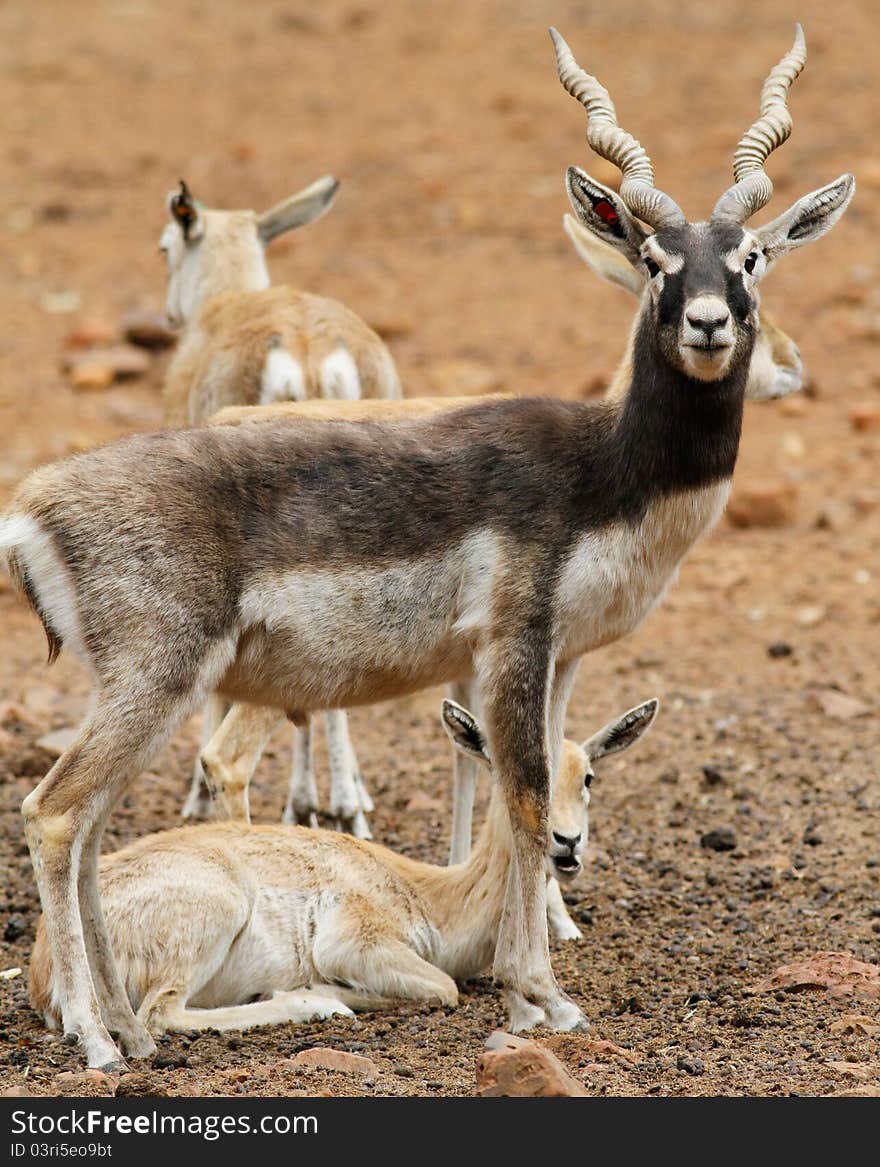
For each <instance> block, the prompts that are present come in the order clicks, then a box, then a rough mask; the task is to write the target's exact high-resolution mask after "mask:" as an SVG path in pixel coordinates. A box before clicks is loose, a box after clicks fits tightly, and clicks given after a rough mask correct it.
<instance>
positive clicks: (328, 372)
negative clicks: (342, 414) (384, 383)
mask: <svg viewBox="0 0 880 1167" xmlns="http://www.w3.org/2000/svg"><path fill="white" fill-rule="evenodd" d="M318 380H319V382H320V385H321V396H322V397H326V398H328V399H330V400H333V401H357V399H358V398H359V397H360V395H361V378H360V374H359V373H358V368H357V365H356V364H355V362H354V357H352V355H351V353H350V352H349V351H348V349H347V348H344V347H343V346H342V345H339V346H338V347H337V348H335V349H334V350H333V352H332V353H330V355H329V356H327V357H324V359H323V361H321V368H320V371H319V373H318Z"/></svg>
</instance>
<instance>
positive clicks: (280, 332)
mask: <svg viewBox="0 0 880 1167" xmlns="http://www.w3.org/2000/svg"><path fill="white" fill-rule="evenodd" d="M338 189H339V183H338V182H337V181H336V179H335V178H332V177H330V176H329V175H326V176H325V177H323V178H319V179H318V180H317V182H314V183H312V185H311V186H308V187H306V188H305V190H302V191H300V192H299V193H298V194H295V195H291V196H290V197H289V198H287V199H285V200H284V201H283V202H281V203H278V205H277V206H275V207H272V209H271V210H269V211H265V212H264V213H263V214H261V215H258V214H256V213H255V212H254V211H216V210H209V209H208V208H206V207H203V206H201V204H199V203H197V202H196V201H195V200H194V199H193V197H192V195H191V194H190V192H189V189H188V188H187V185H186V183H185V182H182V181H181V184H180V191H179V193H176V194H175V193H171V194H169V196H168V212H169V215H170V219H171V221H170V222H169V223H168V224H167V226H166V227H165V230H164V231H163V232H162V238H161V240H160V242H159V249H160V251H162V252H163V254H164V255H165V258H166V261H167V264H168V288H167V294H166V304H165V308H166V312H167V315H168V317H169V319H170V320H171V321H172V323H174V324H177V325H180V326H182V329H183V331H182V334H181V337H180V343H179V345H178V347H177V351H176V353H175V355H174V357H173V359H172V361H171V364H170V366H169V369H168V375H167V377H166V380H165V387H164V392H163V403H164V410H165V420H166V421H167V422H168V423H169V425H201V424H202V423H203V422H204V421H206V420H207V419H208V418H209V417H210V416H211V414H213V413H215V412H216V411H217V410H218V409H220V408H222V407H223V406H228V405H265V404H267V403H269V402H275V401H303V400H305V399H306V398H310V397H322V398H327V399H331V400H334V399H338V400H343V401H349V400H353V399H356V398H359V397H360V396H361V394H362V393H363V394H365V395H366V396H367V397H378V398H386V399H391V400H397V399H399V398H400V396H401V390H400V379H399V377H398V375H397V369H396V367H395V364H394V360H393V359H392V356H391V353H390V352H389V351H388V348H387V347H386V345H385V344H384V343H383V341H382V340H381V339H380V338H379V337H378V336H377V335H376V333H375V332H374V331H373V330H372V329H371V328H369V327H368V326H367V325H366V324H365V323H364V321H363V320H361V318H360V317H359V316H357V315H356V314H355V313H354V312H352V311H351V310H350V309H349V308H346V307H345V305H344V304H340V303H338V302H337V301H336V300H328V299H326V298H325V297H324V296H313V295H311V294H309V293H308V292H301V291H299V290H298V289H296V288H290V287H283V286H282V287H274V288H273V287H270V286H269V271H268V268H267V267H266V256H265V249H266V247H267V246H268V244H269V243H270V242H271V241H272V240H273V239H275V238H276V236H278V235H281V234H283V233H285V232H287V231H292V230H294V229H295V228H297V227H303V226H305V225H306V224H307V223H312V222H314V220H315V219H317V218H319V217H320V216H321V215H323V214H324V212H325V211H326V210H328V209H329V207H330V205H331V204H332V202H333V200H334V198H335V197H336V192H337V190H338ZM227 708H228V706H227V705H226V704H225V703H224V702H223V701H221V700H220V699H218V698H211V699H210V700H209V701H208V702H207V704H206V706H205V709H204V711H203V714H202V740H203V743H204V742H207V741H209V740H210V738H211V736H212V734H213V733H214V731H215V730H216V729H217V727H218V725H219V724H220V722H221V721H222V720H223V716H224V714H225V713H226V711H227ZM325 727H326V732H327V752H328V760H329V764H330V812H331V814H333V815H334V816H335V818H336V819H337V821H338V822H339V824H340V825H341V826H342V827H343V828H344V829H346V830H350V831H352V832H353V833H354V834H355V835H358V836H360V837H363V838H369V834H370V831H369V827H368V826H367V820H366V818H365V815H364V811H369V810H372V803H371V802H370V799H369V795H368V794H367V792H366V790H365V788H364V786H363V783H362V781H361V778H360V772H359V769H358V764H357V759H356V757H355V753H354V750H353V748H352V745H351V741H350V738H349V733H348V719H347V717H346V715H345V713H344V711H343V710H341V709H333V710H329V711H328V712H327V713H326V714H325ZM294 738H295V740H294V749H293V759H294V760H293V770H292V773H291V793H292V794H293V795H294V799H293V800H292V802H291V803H289V804H288V813H290V814H292V813H293V807H294V805H295V807H296V809H297V810H301V815H300V816H299V817H298V818H297V821H304V822H308V823H310V824H311V825H317V819H316V817H315V811H316V809H317V791H316V789H315V779H314V771H313V766H312V738H311V725H310V723H309V721H305V722H304V723H303V725H302V726H300V727H298V728H297V729H296V730H295V735H294ZM207 810H208V806H207V801H206V797H205V790H204V781H203V775H202V772H201V766H200V765H199V763H198V761H197V762H196V765H195V767H194V772H193V778H192V783H191V786H190V792H189V796H188V798H187V800H186V803H185V805H184V808H183V817H184V818H190V817H193V816H195V817H204V815H205V814H206V812H207Z"/></svg>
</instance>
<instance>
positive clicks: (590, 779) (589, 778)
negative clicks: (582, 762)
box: [584, 774, 593, 787]
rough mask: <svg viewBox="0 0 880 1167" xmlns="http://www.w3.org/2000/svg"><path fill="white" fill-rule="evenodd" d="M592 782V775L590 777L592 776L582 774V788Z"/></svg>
mask: <svg viewBox="0 0 880 1167" xmlns="http://www.w3.org/2000/svg"><path fill="white" fill-rule="evenodd" d="M592 781H593V775H592V774H584V786H587V787H589V785H590V783H591V782H592Z"/></svg>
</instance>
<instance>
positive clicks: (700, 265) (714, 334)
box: [641, 223, 766, 382]
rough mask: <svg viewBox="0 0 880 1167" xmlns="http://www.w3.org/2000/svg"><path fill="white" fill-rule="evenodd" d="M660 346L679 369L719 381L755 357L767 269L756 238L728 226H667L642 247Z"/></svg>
mask: <svg viewBox="0 0 880 1167" xmlns="http://www.w3.org/2000/svg"><path fill="white" fill-rule="evenodd" d="M641 263H642V264H643V266H644V269H645V273H646V275H647V279H648V289H649V292H650V302H649V309H648V310H649V311H650V312H651V314H652V317H653V323H654V332H655V336H656V340H657V346H658V348H659V349H660V352H661V353H662V355H663V356H664V357H665V359H666V360H667V361H668V363H669V364H670V365H672V367H673V368H675V369H676V370H678V371H679V372H681V373H684V374H686V375H687V376H688V377H692V378H695V379H696V380H698V381H708V382H711V381H720V380H721V379H722V378H724V377H726V376H727V375H728V374H729V373H730V372H731V370H732V369H733V367H734V366H735V365H736V364H737V363H738V362H739V361H741V360H743V359H747V358H748V356H749V355H750V353H751V346H752V343H753V340H754V335H755V330H756V325H757V312H758V300H757V294H756V292H755V285H756V283H757V281H758V279H759V278H760V276H761V274H763V270H764V267H765V264H766V261H765V259H764V255H763V251H762V249H761V247H760V245H759V244H758V242H757V241H756V240H755V238H754V237H753V236H752V235H751V234H750V233H749V232H747V231H744V230H743V228H742V227H739V226H735V225H733V224H726V223H694V224H690V223H688V224H685V225H684V226H681V227H666V228H663V229H662V230H660V231H658V232H657V234H656V235H649V236H648V237H647V238H646V239H645V241H644V243H643V244H642V248H641Z"/></svg>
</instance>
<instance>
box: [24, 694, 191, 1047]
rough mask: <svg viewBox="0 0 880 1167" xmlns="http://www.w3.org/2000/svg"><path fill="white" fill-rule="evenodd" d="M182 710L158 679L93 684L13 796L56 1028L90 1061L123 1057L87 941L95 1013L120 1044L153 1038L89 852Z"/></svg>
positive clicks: (180, 717)
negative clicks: (27, 785) (123, 976)
mask: <svg viewBox="0 0 880 1167" xmlns="http://www.w3.org/2000/svg"><path fill="white" fill-rule="evenodd" d="M188 712H189V709H187V708H185V707H183V705H182V702H179V701H178V702H177V703H175V702H173V701H171V700H169V698H168V696H167V694H166V693H165V692H163V691H162V690H161V689H157V690H155V691H148V692H145V691H141V692H130V693H128V694H120V693H114V694H112V696H111V695H106V697H105V695H104V694H98V697H97V700H96V701H95V704H94V707H93V710H92V712H91V714H90V715H89V717H88V719H87V721H86V722H85V724H84V725H83V727H82V729H81V730H80V732H79V734H78V736H77V738H76V741H75V742H74V743H73V744H72V745H71V746H70V747H69V749H67V750H66V751H65V752H64V754H62V756H61V757H60V758H59V759H58V761H57V762H56V764H55V765H54V766H53V767H52V769H51V770H50V771H49V773H48V774H47V775H46V777H45V778H44V779H43V781H42V782H41V783H40V784H39V785H38V786H37V787H36V789H35V790H33V791H32V792H31V794H29V795H28V797H27V798H26V799H25V800H24V803H23V804H22V814H23V816H24V824H25V836H26V838H27V842H28V847H29V849H30V853H31V860H32V862H33V866H34V873H35V875H36V879H37V886H38V888H39V892H40V900H41V902H42V905H43V915H44V918H45V924H46V935H47V940H48V944H49V948H50V951H51V953H52V963H53V969H54V979H55V988H56V992H57V996H58V1001H59V1005H60V1009H61V1016H62V1021H63V1025H64V1031H65V1032H66V1033H73V1034H76V1036H77V1037H78V1038H79V1040H80V1042H81V1044H82V1046H83V1047H84V1049H85V1053H86V1057H87V1059H88V1064H89V1065H90V1066H98V1067H101V1066H103V1067H106V1066H110V1067H113V1068H119V1067H120V1066H122V1065H124V1063H123V1062H122V1059H121V1057H120V1055H119V1051H118V1049H117V1048H116V1046H115V1044H114V1043H113V1041H112V1039H111V1037H110V1034H109V1033H108V1032H107V1028H106V1026H105V1025H104V1022H103V1020H102V1016H101V1006H100V1005H99V1003H98V998H97V995H96V991H95V981H94V980H93V978H92V972H91V968H90V964H89V957H88V951H90V952H91V953H92V954H93V955H94V956H95V958H96V961H97V969H98V975H97V980H98V982H99V990H100V992H101V994H102V998H103V1002H102V1003H103V1007H104V1013H105V1014H106V1016H107V1017H108V1019H110V1020H111V1022H112V1023H113V1024H114V1025H115V1026H117V1027H118V1028H119V1029H120V1032H121V1033H122V1035H123V1038H124V1040H125V1043H126V1046H127V1047H128V1048H129V1049H131V1050H132V1052H133V1053H134V1054H135V1055H136V1056H137V1055H140V1054H141V1053H142V1052H143V1051H145V1050H149V1049H150V1048H151V1045H152V1043H151V1039H150V1037H149V1035H148V1034H147V1032H146V1030H145V1029H144V1028H143V1026H142V1024H141V1023H140V1022H139V1021H138V1020H137V1019H136V1018H135V1016H134V1014H133V1012H132V1010H131V1006H130V1004H129V1002H128V999H127V997H126V996H125V993H124V992H123V991H122V985H121V981H120V978H119V976H118V974H116V973H115V969H114V967H113V966H114V962H113V955H112V949H111V947H110V941H109V938H108V936H107V932H106V928H105V926H104V920H103V916H102V913H101V908H100V903H99V900H98V893H97V870H96V867H97V853H98V846H99V843H100V837H101V833H102V829H103V825H104V823H105V821H106V819H107V817H108V816H109V814H110V811H111V810H112V808H113V806H114V804H115V803H116V801H117V799H118V798H119V796H120V794H121V793H122V791H123V790H124V789H125V787H126V786H127V785H128V783H129V782H130V781H131V779H132V778H133V777H135V775H136V774H137V773H139V771H140V770H141V769H142V768H143V766H144V764H145V763H146V762H147V761H148V760H149V758H150V757H151V756H152V755H153V754H154V753H155V751H156V750H157V749H158V748H159V746H160V745H161V744H162V742H163V741H165V740H167V738H168V737H169V736H170V735H171V733H173V731H174V730H175V729H176V728H177V727H178V725H179V724H180V723H181V721H182V720H183V718H184V717H185V716H186V714H187V713H188ZM81 895H82V898H83V901H84V904H85V908H86V910H85V912H82V911H81V909H80V896H81ZM86 931H88V933H89V940H88V949H87V942H86V937H85V932H86Z"/></svg>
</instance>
